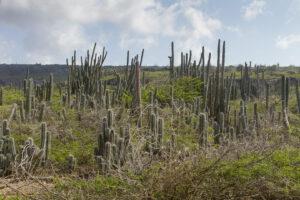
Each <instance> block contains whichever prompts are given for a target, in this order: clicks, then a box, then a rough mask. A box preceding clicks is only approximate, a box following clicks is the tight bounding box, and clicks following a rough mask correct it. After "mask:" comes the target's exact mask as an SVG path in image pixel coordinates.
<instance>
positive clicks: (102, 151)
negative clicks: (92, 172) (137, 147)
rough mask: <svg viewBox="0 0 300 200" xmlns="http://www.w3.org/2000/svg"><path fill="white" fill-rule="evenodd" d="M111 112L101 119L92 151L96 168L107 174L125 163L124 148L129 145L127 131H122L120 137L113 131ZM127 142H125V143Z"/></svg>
mask: <svg viewBox="0 0 300 200" xmlns="http://www.w3.org/2000/svg"><path fill="white" fill-rule="evenodd" d="M112 114H113V113H112V111H111V110H109V113H108V117H107V118H106V117H105V118H103V121H102V127H101V131H100V133H99V134H98V136H97V137H98V138H97V146H96V148H95V150H94V154H95V160H96V163H97V166H98V168H99V169H100V170H102V172H104V173H107V172H109V171H110V170H111V169H112V168H118V167H120V166H121V165H123V164H124V162H125V157H126V156H125V154H126V147H127V145H128V143H129V136H127V134H128V135H129V130H126V131H123V128H121V131H120V136H119V135H118V134H117V133H116V132H115V131H114V129H113V121H112ZM126 140H127V142H126Z"/></svg>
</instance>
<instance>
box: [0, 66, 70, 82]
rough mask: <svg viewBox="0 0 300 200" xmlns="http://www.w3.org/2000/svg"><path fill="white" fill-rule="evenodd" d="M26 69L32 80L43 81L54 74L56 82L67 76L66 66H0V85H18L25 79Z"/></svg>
mask: <svg viewBox="0 0 300 200" xmlns="http://www.w3.org/2000/svg"><path fill="white" fill-rule="evenodd" d="M27 68H28V69H29V74H30V77H32V78H33V79H34V80H43V79H46V78H48V77H49V74H50V73H53V74H54V78H55V79H56V80H62V79H64V78H65V77H66V76H67V73H68V70H67V67H66V65H40V64H36V65H24V64H12V65H7V64H1V65H0V84H1V85H6V84H10V83H12V84H14V85H19V83H20V82H22V81H23V79H24V78H25V77H26V73H27Z"/></svg>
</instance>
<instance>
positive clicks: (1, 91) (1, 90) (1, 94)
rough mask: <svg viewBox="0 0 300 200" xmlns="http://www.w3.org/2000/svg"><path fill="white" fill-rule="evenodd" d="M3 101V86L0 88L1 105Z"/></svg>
mask: <svg viewBox="0 0 300 200" xmlns="http://www.w3.org/2000/svg"><path fill="white" fill-rule="evenodd" d="M3 102H4V93H3V88H2V87H1V88H0V106H3Z"/></svg>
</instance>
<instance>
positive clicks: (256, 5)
mask: <svg viewBox="0 0 300 200" xmlns="http://www.w3.org/2000/svg"><path fill="white" fill-rule="evenodd" d="M265 6H266V1H264V0H252V1H251V3H250V4H249V5H247V6H246V7H244V8H243V17H244V19H246V20H253V19H255V18H256V17H257V16H259V15H261V14H262V13H263V12H264V9H265Z"/></svg>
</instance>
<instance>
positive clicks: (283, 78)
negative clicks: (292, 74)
mask: <svg viewBox="0 0 300 200" xmlns="http://www.w3.org/2000/svg"><path fill="white" fill-rule="evenodd" d="M285 80H286V78H285V76H281V110H284V109H285V108H286V107H285V106H286V103H285V101H286V96H285V95H286V87H285Z"/></svg>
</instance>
